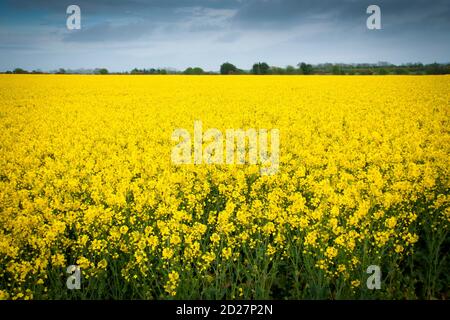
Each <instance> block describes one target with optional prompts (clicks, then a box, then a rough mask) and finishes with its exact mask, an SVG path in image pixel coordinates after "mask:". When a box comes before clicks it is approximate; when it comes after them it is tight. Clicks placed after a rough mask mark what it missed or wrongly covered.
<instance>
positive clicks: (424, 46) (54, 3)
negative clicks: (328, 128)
mask: <svg viewBox="0 0 450 320" xmlns="http://www.w3.org/2000/svg"><path fill="white" fill-rule="evenodd" d="M71 4H77V5H78V6H80V8H81V21H82V22H81V23H82V28H81V30H67V28H66V18H67V14H66V8H67V7H68V6H69V5H71ZM370 4H377V5H379V6H380V8H381V13H382V29H381V30H368V29H367V28H366V19H367V17H368V14H367V13H366V8H367V7H368V6H369V5H370ZM0 12H1V18H0V61H1V62H0V70H7V69H12V68H15V67H23V68H28V69H38V68H40V69H43V70H50V69H56V68H59V67H64V68H82V67H83V68H94V67H106V68H108V69H110V70H114V71H122V70H128V69H131V68H134V67H141V68H142V67H174V68H178V69H184V68H186V67H188V66H200V67H203V68H205V69H207V70H217V69H218V68H219V65H220V63H222V62H224V61H231V62H233V63H235V64H237V65H238V66H239V67H241V68H244V69H245V68H249V67H250V66H251V64H252V63H253V62H256V61H267V62H268V63H269V64H271V65H279V66H285V65H288V64H291V65H294V64H296V63H298V62H300V61H306V62H309V63H319V62H377V61H389V62H392V63H406V62H416V61H421V62H424V63H429V62H435V61H438V62H448V61H449V60H450V58H449V57H450V44H449V43H450V41H449V40H450V36H449V35H450V1H447V0H435V1H432V2H430V1H425V0H410V1H406V0H379V1H371V0H370V1H366V0H360V1H356V0H184V1H176V0H153V1H152V0H150V1H144V0H133V1H108V0H90V1H88V0H78V1H77V0H75V1H65V0H62V1H61V0H34V1H31V0H30V1H26V0H15V1H3V2H1V3H0Z"/></svg>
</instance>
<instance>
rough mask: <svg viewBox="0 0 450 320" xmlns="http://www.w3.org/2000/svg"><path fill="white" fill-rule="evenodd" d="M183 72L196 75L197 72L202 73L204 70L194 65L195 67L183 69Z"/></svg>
mask: <svg viewBox="0 0 450 320" xmlns="http://www.w3.org/2000/svg"><path fill="white" fill-rule="evenodd" d="M183 73H184V74H189V75H192V74H195V75H198V74H204V73H205V71H203V69H202V68H200V67H195V68H192V67H189V68H187V69H186V70H184V71H183Z"/></svg>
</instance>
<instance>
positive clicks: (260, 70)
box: [252, 62, 270, 74]
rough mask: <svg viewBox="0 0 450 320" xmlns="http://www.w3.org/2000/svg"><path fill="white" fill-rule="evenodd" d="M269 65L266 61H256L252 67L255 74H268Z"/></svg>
mask: <svg viewBox="0 0 450 320" xmlns="http://www.w3.org/2000/svg"><path fill="white" fill-rule="evenodd" d="M269 69H270V67H269V65H268V64H267V63H265V62H258V63H255V64H254V65H253V67H252V73H253V74H268V73H269Z"/></svg>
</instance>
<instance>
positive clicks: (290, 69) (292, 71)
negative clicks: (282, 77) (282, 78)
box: [286, 66, 295, 74]
mask: <svg viewBox="0 0 450 320" xmlns="http://www.w3.org/2000/svg"><path fill="white" fill-rule="evenodd" d="M286 74H295V68H294V67H293V66H287V67H286Z"/></svg>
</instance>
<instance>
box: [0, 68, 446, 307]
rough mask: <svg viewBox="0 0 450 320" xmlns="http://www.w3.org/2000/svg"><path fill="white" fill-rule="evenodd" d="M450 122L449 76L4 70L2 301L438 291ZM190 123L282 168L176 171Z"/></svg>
mask: <svg viewBox="0 0 450 320" xmlns="http://www.w3.org/2000/svg"><path fill="white" fill-rule="evenodd" d="M449 114H450V77H448V76H262V77H258V76H229V77H227V76H82V75H80V76H64V75H34V76H33V75H0V128H1V130H0V299H32V298H35V299H52V298H63V299H65V298H69V299H70V298H84V299H90V298H140V299H172V298H176V299H177V298H184V299H190V298H210V299H221V298H226V299H241V298H243V299H253V298H263V299H266V298H446V297H447V295H448V287H449V282H448V279H449V275H448V274H447V272H448V261H447V260H445V258H446V251H445V250H448V246H447V245H448V243H449V241H448V230H449V223H450V209H449V200H450V194H449V187H450V184H449V154H450V134H449V128H450V126H449ZM196 120H201V121H202V123H203V127H204V128H217V129H219V130H223V132H225V130H226V129H228V128H243V129H246V128H256V129H258V128H264V129H268V130H270V129H272V128H276V129H279V133H280V165H279V170H278V172H277V173H276V174H274V175H261V174H260V171H259V168H258V165H245V164H244V165H230V164H222V165H217V164H215V165H208V164H201V165H194V164H191V165H175V164H173V163H172V161H171V151H172V148H173V147H174V145H175V144H176V143H174V142H173V141H172V140H171V135H172V132H173V131H174V130H175V129H177V128H186V129H188V130H190V131H191V132H192V131H193V124H194V122H195V121H196ZM446 248H447V249H446ZM69 265H78V266H79V267H80V270H81V274H82V281H81V289H80V290H68V289H67V288H66V279H67V277H68V276H69V274H67V273H66V268H67V267H68V266H69ZM370 265H378V266H380V268H381V270H382V287H381V289H380V290H369V289H368V288H367V286H366V279H367V277H368V276H369V275H368V274H367V273H366V270H367V268H368V267H369V266H370ZM446 268H447V269H446Z"/></svg>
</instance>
